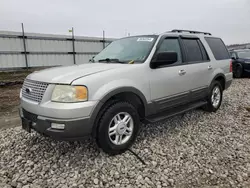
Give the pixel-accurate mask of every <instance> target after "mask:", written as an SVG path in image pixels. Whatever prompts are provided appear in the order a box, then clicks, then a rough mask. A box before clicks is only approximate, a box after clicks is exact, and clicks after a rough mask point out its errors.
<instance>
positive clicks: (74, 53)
mask: <svg viewBox="0 0 250 188" xmlns="http://www.w3.org/2000/svg"><path fill="white" fill-rule="evenodd" d="M72 45H73V60H74V64H76V50H75V35H74V28H73V27H72Z"/></svg>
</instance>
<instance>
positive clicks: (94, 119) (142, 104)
mask: <svg viewBox="0 0 250 188" xmlns="http://www.w3.org/2000/svg"><path fill="white" fill-rule="evenodd" d="M119 100H123V101H127V102H129V103H131V104H132V105H133V106H134V107H136V108H137V111H138V113H139V115H140V117H141V118H143V117H145V116H146V115H147V114H148V109H147V106H148V105H147V100H146V97H145V96H144V95H143V93H142V92H141V91H140V90H138V89H136V88H134V87H121V88H116V89H114V90H112V91H110V92H109V93H107V94H106V95H105V96H103V97H102V99H101V100H100V101H99V102H98V104H97V105H96V107H95V109H94V110H93V112H92V114H91V123H92V125H93V128H92V134H93V136H94V137H95V136H96V131H95V130H96V128H97V126H98V121H99V119H100V117H101V116H102V114H103V113H104V111H105V110H104V108H105V107H109V106H110V105H112V104H113V103H114V102H115V101H119ZM137 105H138V106H137Z"/></svg>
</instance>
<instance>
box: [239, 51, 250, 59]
mask: <svg viewBox="0 0 250 188" xmlns="http://www.w3.org/2000/svg"><path fill="white" fill-rule="evenodd" d="M238 56H239V58H243V59H244V58H245V59H250V51H249V52H238Z"/></svg>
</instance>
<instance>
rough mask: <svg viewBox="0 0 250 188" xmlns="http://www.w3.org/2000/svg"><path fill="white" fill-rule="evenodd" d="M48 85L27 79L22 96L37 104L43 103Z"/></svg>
mask: <svg viewBox="0 0 250 188" xmlns="http://www.w3.org/2000/svg"><path fill="white" fill-rule="evenodd" d="M48 85H49V84H48V83H44V82H38V81H33V80H28V79H26V80H25V81H24V83H23V87H22V96H23V97H24V98H26V99H29V100H31V101H35V102H41V101H42V98H43V94H44V92H45V91H46V89H47V87H48Z"/></svg>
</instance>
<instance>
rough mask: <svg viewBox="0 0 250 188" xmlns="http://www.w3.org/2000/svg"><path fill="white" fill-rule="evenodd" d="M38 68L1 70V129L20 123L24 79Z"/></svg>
mask: <svg viewBox="0 0 250 188" xmlns="http://www.w3.org/2000/svg"><path fill="white" fill-rule="evenodd" d="M36 70H37V69H29V70H21V71H12V72H0V104H1V105H0V129H2V128H7V127H13V126H17V124H18V123H20V118H19V115H18V106H19V104H20V99H19V94H20V90H21V88H22V83H23V81H24V79H25V78H26V77H27V75H29V74H30V73H32V72H34V71H36Z"/></svg>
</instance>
